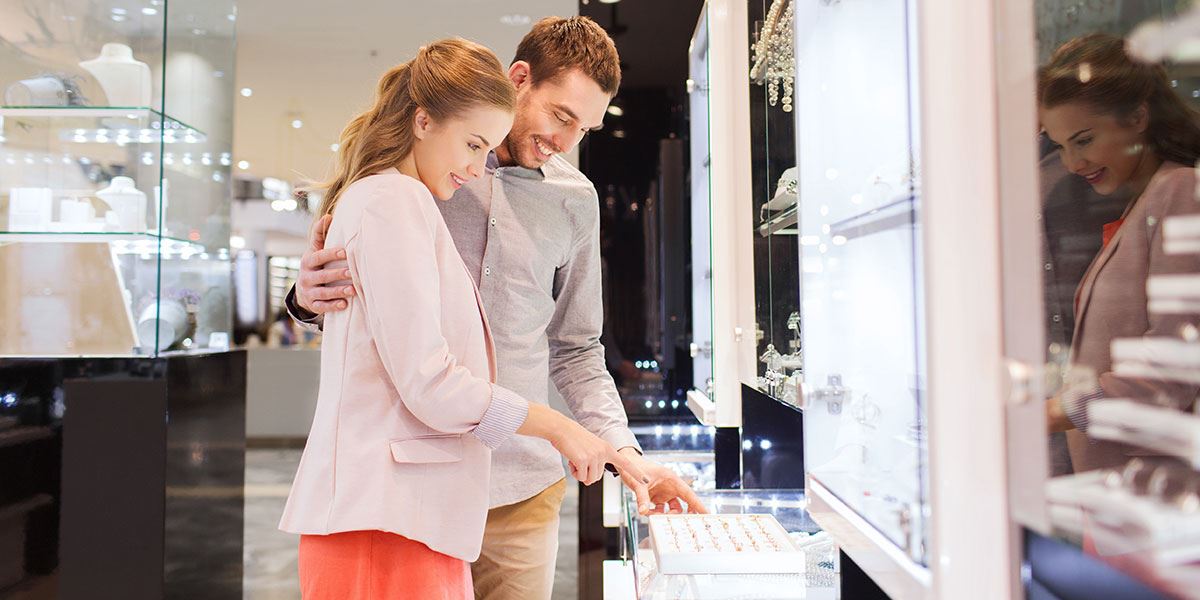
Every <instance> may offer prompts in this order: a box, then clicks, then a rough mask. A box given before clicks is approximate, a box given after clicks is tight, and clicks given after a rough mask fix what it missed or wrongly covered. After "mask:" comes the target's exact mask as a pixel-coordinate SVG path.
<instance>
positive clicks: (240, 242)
mask: <svg viewBox="0 0 1200 600" xmlns="http://www.w3.org/2000/svg"><path fill="white" fill-rule="evenodd" d="M229 247H230V248H233V249H235V250H241V249H242V248H245V247H246V238H244V237H242V236H240V235H231V236H229Z"/></svg>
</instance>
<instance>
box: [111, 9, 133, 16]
mask: <svg viewBox="0 0 1200 600" xmlns="http://www.w3.org/2000/svg"><path fill="white" fill-rule="evenodd" d="M112 14H114V15H127V14H129V11H127V10H125V9H123V8H114V9H112Z"/></svg>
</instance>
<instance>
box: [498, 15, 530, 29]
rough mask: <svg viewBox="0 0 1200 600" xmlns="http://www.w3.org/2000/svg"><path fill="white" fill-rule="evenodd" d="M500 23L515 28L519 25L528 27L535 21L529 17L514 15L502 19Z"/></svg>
mask: <svg viewBox="0 0 1200 600" xmlns="http://www.w3.org/2000/svg"><path fill="white" fill-rule="evenodd" d="M500 22H501V23H503V24H505V25H512V26H514V27H515V26H517V25H528V24H530V23H531V22H533V19H532V18H531V17H530V16H529V15H517V14H513V15H504V16H502V17H500Z"/></svg>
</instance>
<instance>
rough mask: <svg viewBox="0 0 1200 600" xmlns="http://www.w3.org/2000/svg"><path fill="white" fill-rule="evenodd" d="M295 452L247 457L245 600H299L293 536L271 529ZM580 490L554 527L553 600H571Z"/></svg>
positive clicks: (257, 452) (571, 492)
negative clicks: (556, 538) (556, 535)
mask: <svg viewBox="0 0 1200 600" xmlns="http://www.w3.org/2000/svg"><path fill="white" fill-rule="evenodd" d="M299 462H300V450H292V449H288V450H275V449H270V450H265V449H252V450H248V451H247V452H246V513H245V516H246V519H245V523H246V524H245V550H244V554H245V575H244V579H243V586H242V591H243V593H242V597H243V598H245V599H246V600H293V599H298V598H300V589H299V585H298V583H297V581H296V536H294V535H291V534H287V533H283V532H281V531H279V530H278V529H276V525H278V523H279V516H280V515H281V514H282V513H283V505H284V501H285V500H286V499H287V494H288V490H289V488H290V484H291V480H292V476H293V475H295V473H296V465H297V464H299ZM578 490H579V488H578V486H577V485H568V486H567V496H566V499H565V500H564V501H563V507H562V524H561V526H560V528H559V546H558V567H557V569H556V571H555V573H554V595H553V600H575V599H576V598H577V597H578V593H577V587H576V586H577V574H578V568H577V565H578V563H577V557H578V543H579V542H578V531H579V521H578V514H579V491H578Z"/></svg>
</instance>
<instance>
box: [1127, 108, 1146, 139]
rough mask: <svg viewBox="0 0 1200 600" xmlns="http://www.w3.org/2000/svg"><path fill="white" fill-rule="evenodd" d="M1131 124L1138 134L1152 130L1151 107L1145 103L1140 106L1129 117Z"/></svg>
mask: <svg viewBox="0 0 1200 600" xmlns="http://www.w3.org/2000/svg"><path fill="white" fill-rule="evenodd" d="M1129 122H1130V123H1129V124H1130V125H1132V126H1133V128H1134V129H1136V130H1137V132H1138V133H1146V130H1147V129H1149V128H1150V107H1149V106H1146V103H1145V102H1143V103H1141V104H1139V105H1138V107H1137V108H1135V109H1133V113H1131V114H1130V115H1129Z"/></svg>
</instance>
